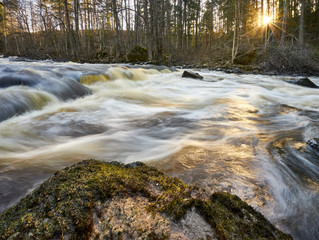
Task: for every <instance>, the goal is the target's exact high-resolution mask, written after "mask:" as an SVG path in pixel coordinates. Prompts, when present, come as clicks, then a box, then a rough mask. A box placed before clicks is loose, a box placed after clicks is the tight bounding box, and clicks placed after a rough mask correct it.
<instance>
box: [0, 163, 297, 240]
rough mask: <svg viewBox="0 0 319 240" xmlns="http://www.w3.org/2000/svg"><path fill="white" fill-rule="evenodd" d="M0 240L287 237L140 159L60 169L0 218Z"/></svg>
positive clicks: (234, 204)
mask: <svg viewBox="0 0 319 240" xmlns="http://www.w3.org/2000/svg"><path fill="white" fill-rule="evenodd" d="M0 239H291V237H290V236H289V235H286V234H284V233H282V232H281V231H279V230H278V229H276V228H275V227H274V226H273V225H272V224H271V223H270V222H269V221H268V220H266V219H265V218H264V217H263V216H262V215H261V214H260V213H259V212H256V211H255V210H254V209H253V208H252V207H250V206H249V205H248V204H246V203H245V202H243V201H241V200H240V199H239V198H238V197H236V196H233V195H231V194H228V193H214V194H213V195H211V196H210V197H209V196H208V195H207V194H206V193H205V192H204V191H203V190H202V189H200V188H198V187H195V186H189V185H185V184H184V183H183V182H182V181H180V180H179V179H177V178H170V177H167V176H166V175H164V174H163V173H161V172H159V171H158V170H156V169H155V168H152V167H147V166H146V165H145V164H143V163H133V164H128V165H122V164H120V163H117V162H114V163H103V162H99V161H95V160H87V161H83V162H81V163H78V164H75V165H73V166H71V167H68V168H65V169H64V170H61V171H59V172H57V173H55V174H54V176H52V177H51V178H49V179H48V180H47V181H45V182H44V183H43V184H42V185H41V186H40V187H39V188H38V189H36V190H35V191H33V192H32V193H31V194H29V195H28V196H27V197H25V198H24V199H22V200H21V201H20V202H19V203H18V204H16V205H15V206H14V207H12V208H10V209H8V210H7V211H5V212H4V213H2V214H1V215H0Z"/></svg>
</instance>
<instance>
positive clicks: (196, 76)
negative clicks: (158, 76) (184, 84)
mask: <svg viewBox="0 0 319 240" xmlns="http://www.w3.org/2000/svg"><path fill="white" fill-rule="evenodd" d="M182 77H183V78H194V79H203V76H201V75H199V74H198V73H194V72H190V71H184V72H183V75H182Z"/></svg>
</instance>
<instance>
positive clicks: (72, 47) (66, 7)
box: [64, 0, 76, 57]
mask: <svg viewBox="0 0 319 240" xmlns="http://www.w3.org/2000/svg"><path fill="white" fill-rule="evenodd" d="M64 7H65V17H66V22H67V29H68V36H69V43H70V47H71V53H72V57H76V55H75V52H74V44H73V37H72V30H71V23H70V16H69V8H68V1H67V0H64Z"/></svg>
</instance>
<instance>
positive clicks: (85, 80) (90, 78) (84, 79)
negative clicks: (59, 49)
mask: <svg viewBox="0 0 319 240" xmlns="http://www.w3.org/2000/svg"><path fill="white" fill-rule="evenodd" d="M108 80H110V78H109V77H108V76H107V75H106V74H100V75H82V76H81V77H80V78H79V82H80V83H82V84H93V83H96V82H103V81H108Z"/></svg>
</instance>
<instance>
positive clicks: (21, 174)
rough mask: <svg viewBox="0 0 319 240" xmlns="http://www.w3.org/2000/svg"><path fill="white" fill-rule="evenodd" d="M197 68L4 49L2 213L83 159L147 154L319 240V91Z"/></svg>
mask: <svg viewBox="0 0 319 240" xmlns="http://www.w3.org/2000/svg"><path fill="white" fill-rule="evenodd" d="M194 71H197V72H199V73H200V74H201V75H202V76H203V77H204V79H203V80H196V79H190V78H182V77H181V76H182V71H179V70H176V69H171V68H166V67H155V66H153V67H152V66H138V65H134V66H133V65H132V66H129V65H121V64H118V65H115V64H113V65H105V64H77V63H72V62H70V63H56V62H52V61H35V62H19V61H16V59H15V58H0V212H2V211H4V210H5V209H7V208H9V207H10V206H12V205H13V204H14V203H16V202H17V201H19V200H20V199H21V198H22V197H24V196H25V195H26V194H27V193H29V192H30V191H32V190H33V189H34V188H35V187H37V186H39V184H41V183H42V182H43V181H44V180H45V179H47V178H48V177H49V176H50V175H52V174H53V173H54V172H55V171H57V170H60V169H62V168H64V167H65V166H69V165H72V164H74V163H76V162H79V161H81V160H84V159H97V160H101V161H119V162H123V163H130V162H134V161H142V162H145V163H146V164H149V165H152V166H155V167H157V168H158V169H160V170H162V171H163V172H165V173H167V174H168V175H169V176H175V177H178V178H180V179H182V180H183V181H184V182H186V183H188V184H197V185H199V186H201V187H204V188H205V189H206V190H207V191H208V192H213V191H228V192H230V193H232V194H236V195H238V196H239V197H241V198H242V199H243V200H245V201H246V202H248V203H249V204H251V205H252V206H253V207H254V208H255V209H257V210H258V211H260V212H262V213H263V214H264V215H265V216H266V217H267V218H268V219H269V220H270V221H271V222H272V223H273V224H275V225H276V226H277V227H278V228H279V229H281V230H282V231H284V232H286V233H290V234H292V236H293V237H294V238H295V239H319V152H316V151H315V150H314V149H311V148H309V146H307V144H306V142H307V141H308V140H310V139H312V138H316V137H317V138H318V137H319V90H318V89H312V88H305V87H300V86H297V85H293V84H290V83H288V82H285V80H292V79H298V77H297V76H296V77H289V76H266V75H249V74H247V75H244V74H243V75H237V74H226V73H223V72H217V71H209V70H207V69H197V70H194ZM310 79H311V81H313V82H314V83H316V84H317V85H319V78H318V77H310Z"/></svg>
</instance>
